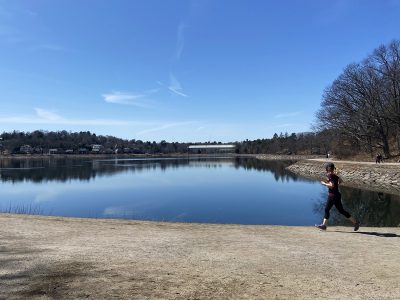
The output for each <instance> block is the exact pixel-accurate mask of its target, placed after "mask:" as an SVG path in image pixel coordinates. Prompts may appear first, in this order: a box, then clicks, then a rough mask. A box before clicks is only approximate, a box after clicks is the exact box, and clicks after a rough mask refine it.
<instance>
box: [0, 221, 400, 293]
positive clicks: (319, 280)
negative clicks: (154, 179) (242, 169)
mask: <svg viewBox="0 0 400 300" xmlns="http://www.w3.org/2000/svg"><path fill="white" fill-rule="evenodd" d="M0 238H1V245H0V284H1V288H0V299H24V298H29V299H31V298H33V299H76V298H78V299H79V298H85V299H109V298H117V299H399V298H400V285H399V282H400V273H399V270H400V260H399V259H398V254H399V249H400V227H396V228H366V227H361V229H360V231H359V232H353V231H352V228H351V227H329V228H328V231H326V232H322V231H319V230H317V229H315V228H313V227H311V226H310V227H304V226H303V227H288V226H253V225H233V224H224V225H219V224H195V223H164V222H146V221H126V220H110V219H107V220H102V219H78V218H62V217H44V216H28V215H13V214H0Z"/></svg>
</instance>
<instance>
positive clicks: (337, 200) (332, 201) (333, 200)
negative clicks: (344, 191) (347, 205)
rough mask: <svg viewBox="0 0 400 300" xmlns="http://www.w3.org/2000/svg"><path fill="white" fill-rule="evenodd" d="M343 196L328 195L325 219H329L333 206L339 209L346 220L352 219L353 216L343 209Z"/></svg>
mask: <svg viewBox="0 0 400 300" xmlns="http://www.w3.org/2000/svg"><path fill="white" fill-rule="evenodd" d="M341 199H342V195H341V194H340V193H337V194H331V193H329V194H328V200H327V201H326V205H325V216H324V218H325V219H329V216H330V214H329V211H330V210H331V208H332V206H334V205H335V207H336V208H337V210H338V211H339V212H340V213H341V214H342V215H343V216H345V217H346V218H350V217H351V215H350V214H349V213H348V212H347V211H345V210H344V208H343V204H342V200H341Z"/></svg>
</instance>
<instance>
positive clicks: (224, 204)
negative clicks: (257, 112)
mask: <svg viewBox="0 0 400 300" xmlns="http://www.w3.org/2000/svg"><path fill="white" fill-rule="evenodd" d="M291 163H292V162H290V161H262V160H257V159H254V158H232V157H211V158H210V157H209V158H199V157H181V158H130V159H127V158H111V159H87V158H86V159H77V158H69V159H60V158H58V159H57V158H53V157H47V158H35V159H3V160H0V188H1V193H0V211H1V212H16V213H38V214H43V215H53V216H68V217H89V218H121V219H136V220H157V221H179V222H206V223H237V224H272V225H313V224H315V223H319V222H321V219H322V217H323V207H324V203H325V200H326V194H327V191H326V188H325V187H323V186H322V185H321V184H320V183H319V182H318V181H313V180H309V179H305V178H301V177H299V176H296V175H294V174H293V173H290V172H288V171H287V170H285V167H287V166H288V165H289V164H291ZM341 192H342V196H343V203H344V206H345V208H347V209H348V210H349V211H350V212H351V213H353V214H354V215H355V216H357V217H358V218H360V220H361V222H362V224H363V225H364V226H399V225H400V197H399V196H398V195H391V194H384V193H377V192H371V191H365V190H359V189H354V188H349V187H345V186H342V187H341ZM332 223H334V224H340V225H350V224H349V223H348V222H347V220H345V219H343V218H342V217H341V216H339V215H338V214H337V213H336V210H335V208H333V209H332V217H331V224H332Z"/></svg>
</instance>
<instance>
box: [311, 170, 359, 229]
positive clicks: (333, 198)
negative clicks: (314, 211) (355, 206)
mask: <svg viewBox="0 0 400 300" xmlns="http://www.w3.org/2000/svg"><path fill="white" fill-rule="evenodd" d="M326 173H327V174H326V175H327V177H328V179H327V181H321V184H323V185H325V186H326V187H328V200H327V201H326V205H325V215H324V221H323V222H322V224H321V225H315V226H316V227H317V228H319V229H321V230H326V228H327V226H328V220H329V215H330V214H329V211H330V210H331V208H332V206H333V205H335V207H336V208H337V210H338V211H339V212H340V213H341V214H342V215H344V216H345V217H346V218H347V219H349V220H350V221H351V222H352V223H353V224H354V231H357V230H358V229H359V228H360V222H358V221H356V220H355V219H354V218H353V217H352V216H351V215H350V214H349V213H348V212H347V211H345V210H344V208H343V204H342V200H341V199H342V195H341V194H340V192H339V184H341V183H342V179H340V177H339V176H337V175H336V174H335V165H334V164H333V163H328V164H327V165H326Z"/></svg>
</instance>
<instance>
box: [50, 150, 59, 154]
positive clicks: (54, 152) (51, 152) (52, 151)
mask: <svg viewBox="0 0 400 300" xmlns="http://www.w3.org/2000/svg"><path fill="white" fill-rule="evenodd" d="M57 153H58V149H49V154H50V155H53V154H57Z"/></svg>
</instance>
